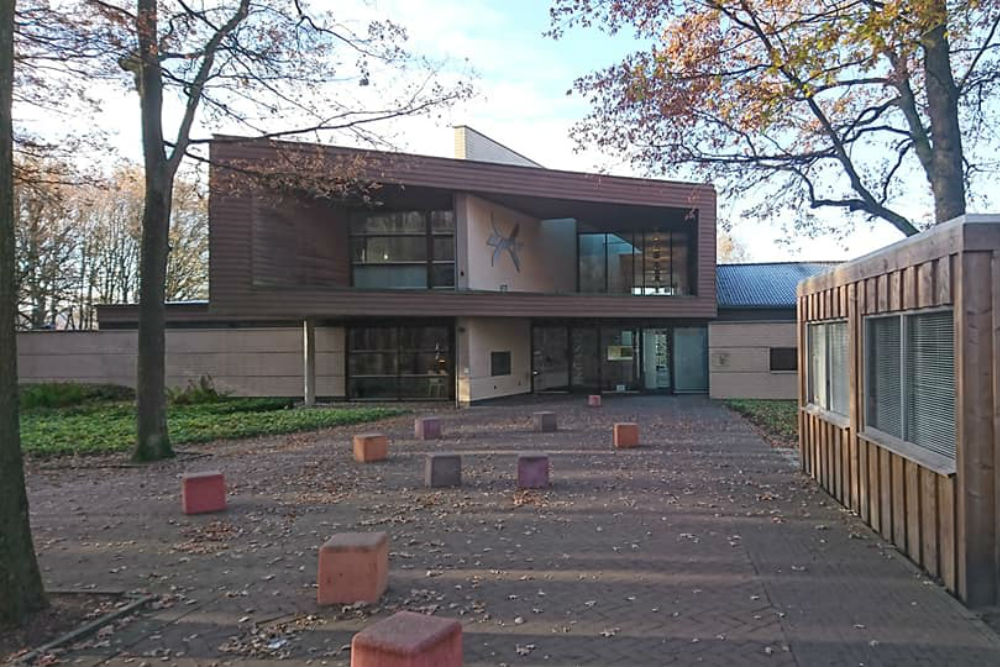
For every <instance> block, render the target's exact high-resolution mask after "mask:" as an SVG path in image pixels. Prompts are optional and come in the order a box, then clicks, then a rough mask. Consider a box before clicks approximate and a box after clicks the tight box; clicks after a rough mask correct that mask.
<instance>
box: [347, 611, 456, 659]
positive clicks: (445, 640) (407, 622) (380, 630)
mask: <svg viewBox="0 0 1000 667" xmlns="http://www.w3.org/2000/svg"><path fill="white" fill-rule="evenodd" d="M461 664H462V624H461V623H459V622H458V621H457V620H455V619H453V618H439V617H437V616H428V615H427V614H418V613H416V612H412V611H398V612H396V613H395V614H393V615H392V616H390V617H389V618H386V619H383V620H381V621H379V622H378V623H375V624H374V625H370V626H368V627H367V628H365V629H364V630H362V631H361V632H359V633H357V634H356V635H354V638H353V639H351V667H461Z"/></svg>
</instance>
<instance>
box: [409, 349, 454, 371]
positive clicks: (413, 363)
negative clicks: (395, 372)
mask: <svg viewBox="0 0 1000 667" xmlns="http://www.w3.org/2000/svg"><path fill="white" fill-rule="evenodd" d="M448 366H449V364H448V351H447V350H442V351H441V352H403V353H402V354H400V355H399V372H400V374H401V375H447V374H448V371H449V370H450V369H449V368H448Z"/></svg>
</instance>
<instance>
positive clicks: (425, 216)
mask: <svg viewBox="0 0 1000 667" xmlns="http://www.w3.org/2000/svg"><path fill="white" fill-rule="evenodd" d="M394 213H395V214H417V215H419V216H420V217H421V219H422V221H423V232H415V231H401V232H391V231H384V230H383V231H374V232H370V231H356V227H358V226H360V225H356V224H355V222H356V221H358V220H365V219H367V218H368V217H371V216H376V215H386V214H394ZM435 213H448V214H449V215H451V218H452V229H451V230H450V231H441V230H437V229H435V228H434V219H433V218H434V214H435ZM455 225H457V216H456V214H455V211H454V209H408V210H399V211H368V210H365V211H354V212H353V213H352V214H351V221H350V223H349V226H348V234H347V236H348V239H347V252H348V259H349V262H350V285H351V288H352V289H359V290H454V289H456V288H457V282H458V278H457V262H456V258H457V248H456V246H455V237H456V231H457V230H456V228H455ZM370 238H402V239H423V240H424V248H425V251H424V257H425V258H424V259H419V260H396V261H385V262H369V261H365V260H357V259H355V257H354V248H355V244H356V242H357V240H359V239H360V240H361V241H367V240H368V239H370ZM444 238H450V239H451V245H452V251H451V259H437V258H436V256H435V254H434V242H435V241H437V240H440V239H444ZM365 245H367V244H365ZM446 265H450V266H451V272H452V278H451V284H450V285H437V284H435V280H434V277H435V275H436V272H435V268H436V267H440V266H446ZM407 266H411V267H416V266H423V267H424V285H423V286H422V287H404V286H395V287H359V286H357V285H356V280H355V270H356V269H357V268H359V267H387V268H388V267H407Z"/></svg>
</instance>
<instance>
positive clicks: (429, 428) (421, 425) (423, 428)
mask: <svg viewBox="0 0 1000 667" xmlns="http://www.w3.org/2000/svg"><path fill="white" fill-rule="evenodd" d="M413 437H415V438H416V439H417V440H437V439H438V438H440V437H441V418H440V417H417V418H416V419H414V420H413Z"/></svg>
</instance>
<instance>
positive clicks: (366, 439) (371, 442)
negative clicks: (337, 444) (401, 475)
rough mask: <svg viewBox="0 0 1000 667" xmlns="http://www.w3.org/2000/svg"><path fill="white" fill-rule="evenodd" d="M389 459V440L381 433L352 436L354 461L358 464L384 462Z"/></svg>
mask: <svg viewBox="0 0 1000 667" xmlns="http://www.w3.org/2000/svg"><path fill="white" fill-rule="evenodd" d="M387 458H389V438H387V437H385V436H384V435H382V434H381V433H359V434H358V435H356V436H354V460H355V461H358V462H359V463H371V462H372V461H384V460H386V459H387Z"/></svg>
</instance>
